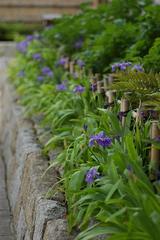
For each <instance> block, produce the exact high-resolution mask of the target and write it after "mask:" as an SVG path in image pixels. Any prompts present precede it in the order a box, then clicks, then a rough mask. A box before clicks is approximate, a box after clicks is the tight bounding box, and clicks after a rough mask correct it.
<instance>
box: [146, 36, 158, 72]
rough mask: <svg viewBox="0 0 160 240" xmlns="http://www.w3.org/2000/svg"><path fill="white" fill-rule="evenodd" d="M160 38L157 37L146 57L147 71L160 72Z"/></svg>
mask: <svg viewBox="0 0 160 240" xmlns="http://www.w3.org/2000/svg"><path fill="white" fill-rule="evenodd" d="M159 61H160V38H156V40H155V42H154V43H153V46H152V47H151V48H150V50H149V53H148V54H147V55H146V56H145V57H144V67H145V69H146V70H147V71H150V69H152V71H154V72H160V66H159V64H158V63H159Z"/></svg>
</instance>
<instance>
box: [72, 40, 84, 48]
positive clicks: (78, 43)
mask: <svg viewBox="0 0 160 240" xmlns="http://www.w3.org/2000/svg"><path fill="white" fill-rule="evenodd" d="M82 46H83V39H82V38H80V39H79V40H78V41H76V42H75V44H74V47H75V48H76V49H80V48H82Z"/></svg>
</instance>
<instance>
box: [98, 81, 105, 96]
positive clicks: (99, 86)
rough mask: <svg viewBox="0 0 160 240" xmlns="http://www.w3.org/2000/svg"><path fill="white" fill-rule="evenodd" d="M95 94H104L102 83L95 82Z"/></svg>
mask: <svg viewBox="0 0 160 240" xmlns="http://www.w3.org/2000/svg"><path fill="white" fill-rule="evenodd" d="M97 92H98V93H101V94H103V93H104V82H103V81H97Z"/></svg>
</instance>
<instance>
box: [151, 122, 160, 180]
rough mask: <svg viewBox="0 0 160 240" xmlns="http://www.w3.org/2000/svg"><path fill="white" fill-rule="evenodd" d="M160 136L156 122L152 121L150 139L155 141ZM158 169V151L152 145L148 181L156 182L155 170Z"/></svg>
mask: <svg viewBox="0 0 160 240" xmlns="http://www.w3.org/2000/svg"><path fill="white" fill-rule="evenodd" d="M159 136H160V129H159V126H158V121H156V120H155V121H152V125H151V139H152V140H155V139H156V138H157V137H159ZM159 167H160V150H159V149H157V148H156V147H155V146H154V144H152V145H151V156H150V179H151V180H152V181H154V180H156V170H159Z"/></svg>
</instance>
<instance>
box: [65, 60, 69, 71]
mask: <svg viewBox="0 0 160 240" xmlns="http://www.w3.org/2000/svg"><path fill="white" fill-rule="evenodd" d="M64 69H65V70H66V71H68V70H69V58H66V63H65V64H64Z"/></svg>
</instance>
